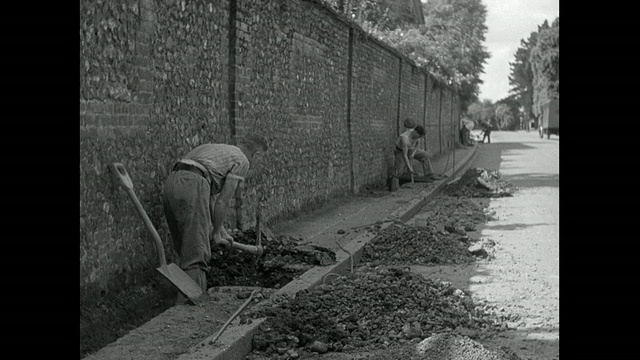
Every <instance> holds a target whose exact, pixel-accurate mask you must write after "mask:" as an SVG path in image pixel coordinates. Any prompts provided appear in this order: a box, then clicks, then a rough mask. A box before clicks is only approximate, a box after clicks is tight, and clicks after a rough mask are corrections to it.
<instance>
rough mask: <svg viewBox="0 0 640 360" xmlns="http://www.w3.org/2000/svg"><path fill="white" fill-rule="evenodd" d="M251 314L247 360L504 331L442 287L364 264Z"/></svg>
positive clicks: (449, 288)
mask: <svg viewBox="0 0 640 360" xmlns="http://www.w3.org/2000/svg"><path fill="white" fill-rule="evenodd" d="M251 316H254V317H263V316H268V317H269V318H268V320H267V321H266V322H265V323H264V324H263V325H262V326H261V329H260V332H259V333H258V334H257V335H255V336H254V338H253V347H254V352H253V354H250V355H249V357H248V359H261V358H263V357H264V356H271V358H272V359H288V358H292V357H295V355H294V354H293V353H292V352H295V353H296V354H297V355H302V356H306V355H308V354H310V353H311V352H314V351H316V352H327V351H330V352H333V351H335V352H342V351H346V352H348V351H353V350H355V349H356V348H360V349H380V348H388V347H394V346H400V345H402V344H406V343H414V344H415V343H418V342H419V341H420V340H422V339H424V338H425V337H426V336H429V335H430V334H436V333H442V332H450V331H455V332H456V333H458V334H463V335H465V336H469V337H471V338H484V337H487V336H490V335H492V334H495V333H496V332H500V331H503V330H505V329H506V324H504V323H503V322H502V321H500V319H499V318H497V317H495V316H493V315H492V314H489V313H486V312H485V311H484V310H483V308H482V307H478V306H477V305H476V304H474V303H473V301H472V300H471V298H470V297H469V296H468V295H467V294H466V293H465V292H463V291H461V290H459V289H455V288H453V287H452V286H451V284H450V283H446V282H434V281H432V280H428V279H424V278H422V277H421V276H419V275H415V274H412V273H411V272H410V271H409V270H407V269H403V268H395V267H391V268H387V267H376V268H374V267H369V266H366V265H365V266H359V267H358V269H357V271H356V272H355V273H354V274H350V275H349V276H343V277H340V278H338V279H336V280H335V281H334V282H332V283H331V284H329V285H321V286H319V287H317V288H315V289H312V290H309V291H302V292H300V293H298V294H297V295H296V297H295V299H291V300H289V301H285V302H281V303H280V304H278V305H277V306H274V307H270V308H266V309H260V310H259V311H257V312H256V313H254V314H251Z"/></svg>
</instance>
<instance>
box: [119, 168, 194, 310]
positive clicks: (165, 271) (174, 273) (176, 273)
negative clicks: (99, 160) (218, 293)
mask: <svg viewBox="0 0 640 360" xmlns="http://www.w3.org/2000/svg"><path fill="white" fill-rule="evenodd" d="M110 168H111V171H112V172H113V174H114V175H115V176H116V178H117V179H118V181H119V182H120V185H122V187H123V188H124V189H125V190H126V191H127V194H129V197H130V198H131V200H132V201H133V203H134V204H135V205H136V209H137V210H138V215H140V217H141V218H142V221H144V223H145V225H147V228H148V229H149V231H151V235H153V240H154V242H155V245H156V250H157V251H158V258H159V260H160V267H159V268H158V271H159V272H160V273H161V274H162V275H164V276H165V277H166V278H167V279H169V281H171V282H172V283H173V285H175V286H176V287H177V288H178V290H180V291H181V292H182V293H183V294H184V295H185V296H186V297H188V298H189V300H191V301H192V302H194V303H198V302H201V301H202V298H201V297H202V295H203V292H202V289H201V288H200V286H198V284H197V283H196V282H195V281H194V280H193V279H192V278H191V277H190V276H189V275H187V274H186V273H185V272H184V271H183V270H182V269H180V268H179V267H178V265H176V264H173V263H172V264H168V265H167V260H166V259H165V255H164V247H163V246H162V241H161V240H160V235H158V232H157V231H156V229H155V228H154V227H153V224H152V223H151V220H150V219H149V216H147V213H146V212H145V211H144V209H143V208H142V204H140V201H139V200H138V197H137V196H136V194H135V193H134V192H133V182H132V181H131V178H130V177H129V174H128V173H127V170H126V169H125V168H124V165H122V164H121V163H113V164H111V166H110Z"/></svg>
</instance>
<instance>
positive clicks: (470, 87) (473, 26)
mask: <svg viewBox="0 0 640 360" xmlns="http://www.w3.org/2000/svg"><path fill="white" fill-rule="evenodd" d="M327 3H328V4H329V5H330V6H332V7H333V8H335V9H336V10H338V11H340V12H342V13H343V14H345V15H346V16H348V17H349V18H351V19H353V20H354V21H356V22H357V23H358V24H360V26H361V27H362V28H363V29H364V30H365V31H367V32H368V33H370V34H372V35H374V36H376V37H377V38H379V39H381V40H382V41H384V42H386V43H388V44H390V45H391V46H393V47H394V48H396V49H397V50H398V51H399V52H400V53H402V54H404V55H405V56H407V57H408V58H410V59H412V60H413V61H415V62H416V63H417V64H418V65H419V66H422V67H424V68H425V69H426V70H427V71H429V72H430V73H431V74H432V75H434V77H436V78H437V79H438V80H440V81H442V82H444V83H446V84H448V85H450V86H452V87H453V88H454V89H456V90H457V91H458V92H459V93H460V95H461V100H462V107H463V109H466V108H467V106H468V105H469V104H471V103H472V102H474V101H476V100H477V96H478V93H479V85H480V84H481V83H482V80H480V75H481V74H482V73H483V68H484V63H485V62H486V60H487V59H488V58H489V53H488V52H487V50H486V48H485V47H484V45H483V43H484V41H485V33H486V31H487V26H486V25H485V22H486V14H487V10H486V6H485V5H484V4H483V3H482V1H481V0H430V1H428V2H426V3H422V10H423V14H424V18H425V25H415V24H411V23H409V22H408V20H407V19H405V18H402V17H401V16H398V15H397V14H394V12H393V11H390V9H392V7H391V5H392V4H391V3H392V1H391V0H351V1H349V0H327Z"/></svg>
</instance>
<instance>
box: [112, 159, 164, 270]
mask: <svg viewBox="0 0 640 360" xmlns="http://www.w3.org/2000/svg"><path fill="white" fill-rule="evenodd" d="M110 168H111V172H113V174H114V175H115V176H116V178H117V179H118V181H119V182H120V185H121V186H122V187H123V188H124V189H125V191H126V192H127V194H128V195H129V198H131V200H132V201H133V203H134V204H135V206H136V210H138V215H140V217H141V218H142V221H144V224H145V225H146V226H147V229H149V231H150V232H151V235H152V236H153V240H154V242H155V244H156V251H157V252H158V258H159V260H160V266H162V267H166V266H167V259H166V258H165V254H164V246H163V245H162V240H160V235H158V232H157V231H156V228H155V227H154V226H153V224H152V223H151V219H149V216H148V215H147V212H146V211H144V208H143V207H142V204H140V200H138V197H137V196H136V193H135V192H133V182H132V181H131V178H130V177H129V174H128V173H127V169H125V168H124V165H122V164H121V163H113V164H111V166H110Z"/></svg>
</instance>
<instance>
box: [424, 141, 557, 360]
mask: <svg viewBox="0 0 640 360" xmlns="http://www.w3.org/2000/svg"><path fill="white" fill-rule="evenodd" d="M491 140H492V143H491V144H480V145H479V146H480V148H479V149H478V156H477V158H476V160H475V161H474V164H473V166H475V167H482V168H485V169H489V170H499V171H500V173H501V174H502V177H503V178H504V179H505V180H507V181H508V182H510V183H511V184H513V185H515V186H517V187H518V188H519V190H518V191H517V192H516V193H515V194H514V196H513V197H507V198H498V199H491V200H489V208H488V210H490V211H495V217H496V218H497V219H496V220H495V221H490V222H488V223H486V224H485V225H483V226H479V227H478V229H477V231H476V232H475V233H470V235H472V237H475V238H490V239H492V240H494V241H495V243H496V246H495V259H492V260H490V261H481V262H479V263H477V264H474V265H471V266H462V265H460V266H446V267H438V268H432V269H422V271H423V272H424V275H425V276H432V277H438V278H440V279H443V280H448V281H451V282H452V283H454V285H456V286H458V287H460V288H463V289H466V290H468V291H470V292H471V293H472V295H473V297H474V298H476V299H477V300H480V301H486V303H487V304H490V305H494V306H496V307H497V308H498V309H503V312H504V313H505V314H509V313H510V314H512V322H511V323H510V324H511V326H512V327H513V329H512V330H509V331H506V332H504V333H502V334H501V335H500V336H499V337H497V338H495V339H493V340H489V341H488V342H489V344H490V345H494V346H498V347H499V346H502V345H504V346H508V347H510V348H511V349H513V350H514V351H515V352H516V353H518V355H520V356H521V357H522V358H523V359H533V360H543V359H544V360H548V359H559V327H560V323H559V296H560V294H559V290H560V289H559V280H560V278H559V240H560V239H559V229H560V223H559V194H560V187H559V181H560V171H559V151H560V150H559V145H560V138H559V137H558V136H555V135H552V136H551V139H547V138H546V137H544V138H543V139H540V137H539V135H538V132H536V131H531V132H526V131H519V132H493V133H492V134H491ZM419 216H420V214H418V215H416V218H414V219H412V221H415V220H419ZM499 311H500V310H499ZM484 343H487V342H486V341H485V342H484Z"/></svg>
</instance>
